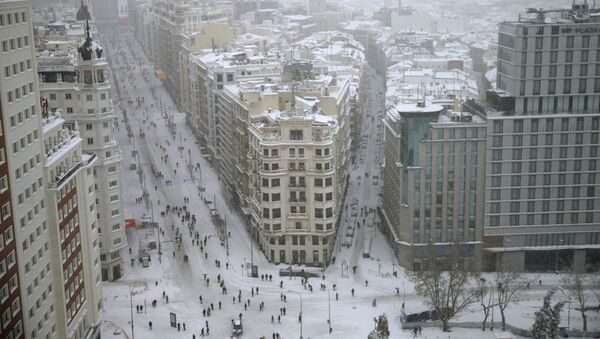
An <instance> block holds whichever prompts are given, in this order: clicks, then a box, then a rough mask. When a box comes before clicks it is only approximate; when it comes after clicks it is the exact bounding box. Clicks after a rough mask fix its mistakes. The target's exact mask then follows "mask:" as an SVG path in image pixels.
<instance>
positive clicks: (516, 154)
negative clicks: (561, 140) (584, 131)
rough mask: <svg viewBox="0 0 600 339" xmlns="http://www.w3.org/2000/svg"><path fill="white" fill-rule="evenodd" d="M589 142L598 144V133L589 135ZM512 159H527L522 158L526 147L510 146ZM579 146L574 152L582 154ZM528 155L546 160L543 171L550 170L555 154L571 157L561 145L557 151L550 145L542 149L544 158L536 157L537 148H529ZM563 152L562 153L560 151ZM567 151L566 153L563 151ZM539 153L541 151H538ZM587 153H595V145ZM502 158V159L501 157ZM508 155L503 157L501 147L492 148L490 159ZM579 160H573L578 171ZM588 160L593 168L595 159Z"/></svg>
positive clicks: (501, 158) (500, 158) (579, 168)
mask: <svg viewBox="0 0 600 339" xmlns="http://www.w3.org/2000/svg"><path fill="white" fill-rule="evenodd" d="M590 143H591V144H598V134H595V135H594V134H592V136H591V142H590ZM511 149H512V160H519V161H520V160H527V159H523V150H524V149H527V148H519V147H516V148H515V147H512V148H511ZM562 149H567V151H563V150H562ZM579 149H580V147H575V152H577V154H582V153H583V149H581V152H580V151H579ZM506 150H507V151H509V150H510V149H506ZM528 150H529V157H530V160H534V161H535V160H546V161H544V168H548V170H545V171H550V170H551V168H552V165H551V163H552V161H557V160H559V159H557V158H556V155H559V156H560V155H564V157H561V158H560V159H567V156H568V155H570V156H571V159H572V156H573V155H572V154H569V153H568V152H569V151H568V148H567V147H561V148H559V150H558V152H553V151H552V148H550V147H546V148H545V149H544V157H545V158H544V159H538V155H537V153H538V152H537V149H535V148H529V149H528ZM561 152H563V153H561ZM564 152H567V153H564ZM540 153H541V152H540ZM555 153H558V154H555ZM588 153H589V154H597V153H598V152H597V148H596V147H595V146H591V147H590V149H589V152H588ZM503 158H504V159H503ZM508 158H509V157H505V156H504V152H503V150H502V149H493V150H492V161H502V160H509V159H508ZM577 159H581V158H577ZM581 161H582V160H575V161H573V163H574V164H575V165H574V168H575V170H576V171H580V170H581ZM562 162H564V163H565V164H566V160H561V161H560V162H559V163H562ZM588 162H589V166H590V168H592V167H593V168H595V167H596V161H595V160H594V159H593V158H592V159H590V160H588Z"/></svg>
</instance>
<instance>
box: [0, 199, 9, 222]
mask: <svg viewBox="0 0 600 339" xmlns="http://www.w3.org/2000/svg"><path fill="white" fill-rule="evenodd" d="M8 218H10V203H6V204H4V205H2V220H6V219H8Z"/></svg>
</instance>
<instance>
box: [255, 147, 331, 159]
mask: <svg viewBox="0 0 600 339" xmlns="http://www.w3.org/2000/svg"><path fill="white" fill-rule="evenodd" d="M288 152H289V153H288V154H289V157H290V158H294V157H296V153H298V157H300V158H304V148H290V149H289V150H288ZM329 152H330V150H329V148H316V149H315V150H314V155H315V156H317V157H326V156H329V155H330V153H329ZM263 155H264V156H265V157H278V156H279V149H277V148H271V149H270V148H265V149H263Z"/></svg>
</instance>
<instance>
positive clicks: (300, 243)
mask: <svg viewBox="0 0 600 339" xmlns="http://www.w3.org/2000/svg"><path fill="white" fill-rule="evenodd" d="M250 120H251V123H250V127H249V134H250V138H249V144H250V150H249V153H248V156H249V157H250V158H251V159H252V160H251V161H250V166H249V170H250V171H251V172H252V173H253V174H254V175H252V176H251V177H250V181H251V188H252V190H251V195H250V201H251V208H250V210H251V212H250V213H251V215H252V223H253V226H254V227H255V229H256V230H257V233H258V234H259V240H258V241H259V244H260V247H261V249H262V250H263V251H264V253H265V255H266V256H267V258H268V260H269V261H271V262H276V263H292V264H309V265H325V264H326V263H328V261H329V259H330V257H331V249H332V248H333V244H334V242H335V234H336V229H337V217H338V215H339V213H340V210H341V206H342V204H343V194H344V193H345V191H344V189H345V180H343V181H340V180H339V177H338V175H339V174H340V172H341V171H342V169H343V166H341V165H343V162H342V161H340V160H341V159H340V158H341V157H340V155H342V154H343V153H344V152H343V149H338V148H337V147H336V143H335V139H336V138H337V137H339V135H338V133H340V129H339V125H338V123H337V121H336V118H335V117H332V116H327V115H323V114H320V112H318V111H317V112H312V111H307V110H301V109H300V110H297V109H295V108H290V109H289V110H288V111H284V112H281V111H270V112H265V113H263V114H261V115H257V116H255V117H252V118H251V119H250ZM342 177H343V178H344V179H345V177H344V176H342Z"/></svg>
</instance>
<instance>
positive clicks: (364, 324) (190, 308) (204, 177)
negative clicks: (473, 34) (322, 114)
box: [102, 32, 598, 338]
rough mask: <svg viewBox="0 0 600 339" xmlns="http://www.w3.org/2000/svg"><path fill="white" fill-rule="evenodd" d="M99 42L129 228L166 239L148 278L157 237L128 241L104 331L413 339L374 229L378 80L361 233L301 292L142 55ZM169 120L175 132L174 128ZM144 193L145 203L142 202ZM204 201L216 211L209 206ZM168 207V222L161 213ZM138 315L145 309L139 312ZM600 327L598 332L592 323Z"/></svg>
mask: <svg viewBox="0 0 600 339" xmlns="http://www.w3.org/2000/svg"><path fill="white" fill-rule="evenodd" d="M102 37H103V38H104V41H106V43H107V50H108V51H109V52H108V53H109V58H110V63H111V67H112V75H113V77H114V78H113V79H114V83H115V84H116V85H118V87H119V94H117V92H115V93H114V94H113V95H114V96H113V97H114V98H115V102H116V105H117V106H118V107H120V108H121V109H122V110H123V111H125V112H126V114H127V119H128V123H129V125H130V128H131V131H132V135H130V136H128V133H127V128H126V123H125V120H124V116H120V117H119V144H120V145H121V148H122V150H123V154H124V159H125V160H124V161H123V173H124V176H123V185H124V199H125V214H126V215H125V217H126V218H127V219H136V220H138V222H139V220H140V219H141V218H142V216H143V214H144V213H145V212H152V213H153V215H152V218H153V220H155V221H156V222H158V225H159V227H160V229H161V235H160V242H161V243H160V247H161V249H162V253H163V254H162V256H161V258H159V255H158V253H157V251H156V250H152V251H150V252H149V254H150V258H151V261H150V263H149V265H148V267H143V265H142V263H141V261H138V260H137V259H134V258H137V256H138V250H139V249H140V246H142V244H147V243H148V241H149V240H157V239H155V238H157V234H156V231H150V232H149V234H146V231H139V230H138V231H136V230H135V228H131V229H128V233H127V236H128V243H129V248H130V253H126V254H124V256H125V257H126V262H127V265H126V266H127V268H126V270H125V274H124V276H123V277H122V278H121V279H120V280H118V281H116V282H112V283H105V284H104V296H105V297H104V300H105V315H104V321H105V323H104V326H105V328H109V329H112V328H114V329H115V330H114V333H115V337H120V336H121V335H125V333H127V334H128V335H129V334H130V333H131V331H132V329H133V331H134V333H135V335H136V336H138V337H142V338H163V337H166V336H171V337H173V338H180V337H181V338H190V337H192V335H195V336H196V337H199V336H200V335H201V334H202V333H203V334H205V335H210V336H212V337H215V338H229V337H230V336H231V335H232V328H233V326H232V322H233V320H234V319H242V320H243V331H244V335H243V336H244V337H247V338H259V337H261V336H266V337H267V338H269V337H271V336H276V335H277V334H279V337H281V338H297V337H300V333H302V336H303V337H304V338H327V337H333V338H364V337H366V335H367V334H368V333H369V331H370V330H371V329H372V328H373V326H374V322H373V319H374V318H375V317H377V316H378V315H380V314H382V313H385V314H387V315H388V318H389V319H390V330H391V332H392V333H394V338H411V337H413V333H412V331H408V330H407V331H402V329H401V324H400V315H401V313H402V308H403V307H404V308H405V310H406V313H413V312H421V311H424V310H427V309H428V307H427V306H426V305H424V304H423V299H422V298H420V297H418V296H416V294H415V291H414V288H413V285H412V283H411V282H410V281H409V280H408V279H407V278H406V276H405V274H404V271H403V269H401V268H399V267H398V266H397V265H395V263H394V259H393V255H392V253H391V250H390V249H389V246H388V245H387V243H386V241H385V238H384V237H383V235H381V233H380V232H379V231H378V230H377V229H376V228H375V227H373V225H374V221H375V213H374V210H375V207H376V206H377V199H378V196H377V192H378V190H377V188H376V187H375V186H374V185H373V184H378V183H377V182H376V181H375V180H373V179H372V178H370V177H369V176H370V175H371V176H372V175H374V173H377V168H378V164H379V163H380V162H381V154H380V152H378V151H377V150H378V149H380V146H379V143H380V142H381V139H382V135H381V128H378V124H379V123H380V122H379V121H380V120H379V118H380V115H379V114H381V113H380V112H381V110H382V109H383V107H382V98H381V94H380V93H382V91H383V81H382V79H381V78H380V77H378V76H377V75H375V74H372V75H370V76H369V77H370V79H369V82H370V85H367V86H366V88H368V89H369V93H368V96H367V98H368V100H369V104H368V105H364V106H362V107H364V108H365V109H367V110H368V111H367V112H365V113H366V114H364V122H363V124H364V133H363V136H364V137H363V141H362V142H361V145H362V146H360V149H359V151H358V156H357V159H356V165H353V166H352V172H351V178H350V185H349V187H348V195H347V197H346V203H347V204H348V205H349V206H350V207H349V208H347V209H346V211H345V212H344V214H343V216H342V220H343V222H342V223H341V230H340V232H339V234H340V235H341V236H344V235H345V234H346V230H345V227H347V226H348V225H356V222H359V223H360V225H361V227H360V228H359V227H356V233H355V234H354V237H353V242H352V246H350V247H345V246H341V241H340V239H339V238H338V241H337V243H336V249H337V250H336V251H335V254H334V255H335V257H336V260H335V264H332V265H330V266H329V267H328V268H327V269H326V270H325V272H321V270H320V269H318V268H309V267H306V268H305V269H306V271H307V272H313V273H315V275H316V276H317V277H314V278H310V279H307V281H306V282H305V283H304V284H303V280H302V279H301V278H299V277H293V278H291V279H290V278H289V277H280V275H279V271H280V270H287V269H288V266H286V265H285V266H284V265H272V264H269V263H268V262H267V260H266V259H265V257H264V255H263V254H262V253H261V252H260V251H258V250H257V249H256V248H253V245H252V244H251V243H250V240H249V235H248V233H247V230H246V227H245V226H244V223H243V221H242V220H241V219H240V217H239V216H238V214H237V213H236V212H235V211H233V210H231V209H230V207H229V206H228V202H227V201H225V200H224V199H223V195H222V189H223V187H222V185H221V184H220V182H219V180H218V179H217V176H216V175H215V174H214V172H213V170H212V168H211V167H210V166H209V164H208V162H207V161H206V159H205V158H203V157H202V153H201V152H200V149H199V147H197V145H196V144H195V142H194V136H193V135H192V133H191V131H190V130H189V129H188V128H187V127H186V124H185V117H184V114H183V113H179V112H177V111H176V109H175V107H174V104H173V103H172V101H171V99H170V97H169V96H168V95H167V94H166V92H165V91H164V89H163V87H162V85H161V84H160V82H159V81H158V80H156V79H155V78H154V74H153V70H152V68H151V67H150V66H149V65H150V64H149V63H148V62H147V60H146V59H145V56H144V55H143V53H141V52H139V51H140V50H141V49H140V48H138V47H137V42H136V41H135V40H134V39H133V37H132V36H131V34H130V33H124V32H122V33H120V34H118V35H116V34H114V33H111V32H106V33H104V34H102ZM115 51H121V53H116V52H115ZM373 73H374V72H373ZM116 88H117V86H114V88H113V89H116ZM169 119H171V120H170V121H172V123H173V127H169V121H168V120H169ZM171 131H174V133H172V132H171ZM134 151H137V152H138V154H139V159H138V160H137V161H138V164H139V168H141V169H142V171H143V174H142V175H141V176H139V175H138V173H137V171H135V170H132V169H131V168H130V166H131V164H135V163H136V160H135V158H134V157H133V156H132V154H133V153H132V152H134ZM190 163H191V164H192V168H193V170H192V171H191V172H190V168H189V166H188V165H189V164H190ZM196 164H199V165H200V167H199V168H197V166H196ZM143 181H145V183H144V184H143V183H142V182H143ZM199 182H201V183H202V185H203V186H204V187H205V191H204V192H200V191H199V190H198V187H197V185H199V184H198V183H199ZM167 183H168V184H167ZM144 185H145V187H146V188H147V191H148V196H147V197H144V195H143V189H142V187H144ZM184 199H185V200H184ZM188 199H189V200H188ZM207 200H208V201H210V203H206V201H207ZM213 200H215V201H214V202H213ZM186 201H188V202H186ZM167 205H169V206H170V212H168V213H165V212H166V211H165V209H166V206H167ZM214 206H216V210H217V211H218V213H219V215H221V216H222V217H223V218H224V219H225V220H226V223H227V230H228V232H229V233H230V235H229V239H228V242H229V255H227V251H226V248H225V246H224V245H225V244H224V243H223V244H222V243H221V241H220V240H219V239H220V237H219V236H218V232H219V230H217V229H216V228H215V226H214V224H213V223H212V221H211V216H210V209H211V208H215V207H214ZM148 207H151V208H148ZM174 208H180V209H181V210H179V211H184V210H183V209H184V208H185V211H189V212H190V213H191V215H194V216H195V218H196V223H195V225H193V226H188V225H190V221H188V220H183V219H182V216H184V215H185V212H183V213H182V212H174ZM368 212H370V213H368ZM196 232H197V233H198V238H196ZM178 234H181V235H182V237H181V238H182V241H181V243H178V242H177V241H176V240H175V239H176V238H177V236H178ZM190 235H191V236H190ZM196 239H198V240H196ZM365 241H372V245H371V252H370V258H363V256H362V253H363V244H364V242H365ZM254 246H255V244H254ZM185 257H187V260H184V258H185ZM250 261H253V262H254V264H256V265H258V275H259V277H258V278H252V277H249V276H248V275H249V271H248V270H247V269H246V267H247V266H246V264H248V263H250ZM219 263H220V265H218V264H219ZM342 263H343V264H342ZM298 269H300V268H298ZM353 269H355V272H353ZM393 270H396V271H397V277H394V276H393ZM267 277H268V279H267ZM531 279H532V280H535V281H537V280H543V281H544V284H545V285H546V284H552V283H555V282H556V281H558V277H554V276H551V275H550V276H544V275H535V276H533V275H532V276H531ZM221 282H222V283H221ZM222 287H225V288H226V293H224V291H223V288H222ZM130 291H132V293H131V296H130ZM544 292H545V288H544V289H540V290H536V289H532V290H531V291H528V292H527V293H526V294H524V295H523V297H522V301H521V302H520V303H519V304H518V305H515V306H512V307H511V308H510V309H509V311H510V312H509V314H508V322H509V323H510V324H512V325H513V326H518V327H519V326H520V327H523V328H526V327H529V326H530V324H531V323H532V321H533V312H534V308H537V307H539V304H540V303H541V297H542V296H543V294H544ZM277 298H279V300H278V299H277ZM154 301H156V303H155V306H153V302H154ZM138 305H141V306H142V307H143V308H142V310H138V311H135V310H134V309H135V308H137V306H138ZM301 305H302V306H301ZM301 308H302V319H301V321H300V319H299V316H300V313H301ZM209 309H210V312H209V313H207V312H208V310H209ZM171 313H173V314H175V315H176V323H177V326H180V328H179V329H177V328H173V327H171V325H170V314H171ZM564 316H567V314H566V312H565V314H564ZM569 316H570V317H571V319H570V320H569V321H572V322H575V321H578V320H577V319H578V318H577V315H576V314H575V312H569ZM131 317H132V318H133V325H132V324H131V323H130V318H131ZM480 318H481V314H480V311H479V310H478V308H477V307H474V308H473V309H471V310H469V311H468V312H465V313H464V314H463V315H462V316H461V317H459V319H457V320H458V321H467V322H474V323H479V321H480ZM329 319H331V329H332V332H331V334H330V333H329V327H328V320H329ZM565 320H567V319H566V318H565ZM596 320H597V319H596ZM495 321H496V322H497V321H498V320H497V319H496V320H495ZM150 323H152V326H151V328H150V325H149V324H150ZM477 326H479V325H476V326H475V327H477ZM594 326H598V323H597V321H596V324H595V325H594ZM496 331H498V330H496ZM207 332H208V333H207ZM494 333H495V332H481V330H480V329H477V328H473V329H464V328H461V329H454V330H453V332H450V333H443V332H441V330H440V329H439V328H436V327H433V328H424V329H423V330H422V334H419V336H422V337H426V338H448V337H451V338H495V334H494Z"/></svg>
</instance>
